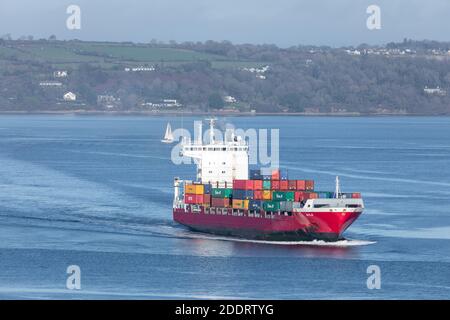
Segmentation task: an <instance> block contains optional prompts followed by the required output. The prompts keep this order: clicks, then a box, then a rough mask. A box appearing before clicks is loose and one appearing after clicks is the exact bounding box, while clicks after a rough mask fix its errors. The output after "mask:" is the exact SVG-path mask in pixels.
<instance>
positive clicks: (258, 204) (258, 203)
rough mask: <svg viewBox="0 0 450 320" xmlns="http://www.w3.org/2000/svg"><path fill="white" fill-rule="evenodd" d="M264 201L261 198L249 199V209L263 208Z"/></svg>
mask: <svg viewBox="0 0 450 320" xmlns="http://www.w3.org/2000/svg"><path fill="white" fill-rule="evenodd" d="M261 208H262V201H261V200H249V202H248V209H249V210H261Z"/></svg>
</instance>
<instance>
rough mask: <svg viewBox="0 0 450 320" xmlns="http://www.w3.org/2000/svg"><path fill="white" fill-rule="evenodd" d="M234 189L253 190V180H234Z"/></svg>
mask: <svg viewBox="0 0 450 320" xmlns="http://www.w3.org/2000/svg"><path fill="white" fill-rule="evenodd" d="M233 189H238V190H253V180H233Z"/></svg>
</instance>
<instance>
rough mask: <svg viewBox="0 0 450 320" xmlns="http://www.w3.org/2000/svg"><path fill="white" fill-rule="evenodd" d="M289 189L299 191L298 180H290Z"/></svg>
mask: <svg viewBox="0 0 450 320" xmlns="http://www.w3.org/2000/svg"><path fill="white" fill-rule="evenodd" d="M288 189H289V190H297V180H288Z"/></svg>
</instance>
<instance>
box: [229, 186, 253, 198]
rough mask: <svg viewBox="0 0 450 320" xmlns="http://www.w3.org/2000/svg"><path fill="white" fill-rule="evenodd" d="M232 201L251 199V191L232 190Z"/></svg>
mask: <svg viewBox="0 0 450 320" xmlns="http://www.w3.org/2000/svg"><path fill="white" fill-rule="evenodd" d="M233 199H238V200H250V199H253V190H238V189H233Z"/></svg>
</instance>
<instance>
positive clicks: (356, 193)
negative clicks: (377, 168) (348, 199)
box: [352, 192, 361, 199]
mask: <svg viewBox="0 0 450 320" xmlns="http://www.w3.org/2000/svg"><path fill="white" fill-rule="evenodd" d="M352 198H353V199H360V198H361V193H359V192H354V193H352Z"/></svg>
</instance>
